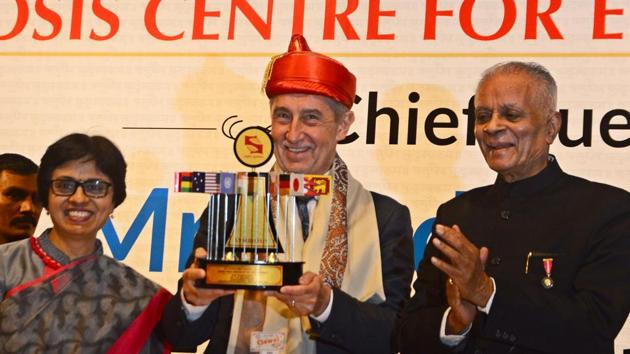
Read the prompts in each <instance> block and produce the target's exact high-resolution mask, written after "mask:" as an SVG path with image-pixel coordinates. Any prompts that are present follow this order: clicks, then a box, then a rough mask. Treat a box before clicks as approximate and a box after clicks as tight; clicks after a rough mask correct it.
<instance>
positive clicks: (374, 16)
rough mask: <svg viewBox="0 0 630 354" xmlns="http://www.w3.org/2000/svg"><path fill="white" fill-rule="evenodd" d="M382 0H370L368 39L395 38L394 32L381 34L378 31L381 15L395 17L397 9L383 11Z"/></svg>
mask: <svg viewBox="0 0 630 354" xmlns="http://www.w3.org/2000/svg"><path fill="white" fill-rule="evenodd" d="M380 7H381V1H380V0H370V6H369V9H368V23H367V37H366V39H390V40H392V39H394V38H395V36H394V34H393V33H388V34H379V33H378V24H379V23H378V20H379V18H380V17H395V16H396V11H395V10H386V11H381V9H380Z"/></svg>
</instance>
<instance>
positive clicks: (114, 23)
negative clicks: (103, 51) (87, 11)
mask: <svg viewBox="0 0 630 354" xmlns="http://www.w3.org/2000/svg"><path fill="white" fill-rule="evenodd" d="M92 12H93V13H94V15H95V16H96V17H98V18H100V19H101V20H103V21H104V22H106V23H107V24H108V25H109V33H107V34H106V35H104V36H101V35H98V34H96V32H94V29H92V31H91V32H90V38H91V39H93V40H96V41H105V40H108V39H110V38H112V37H114V36H115V35H116V33H118V29H119V28H120V20H119V19H118V16H116V14H115V13H113V12H112V11H110V10H108V9H106V8H105V7H104V6H103V4H101V0H95V1H94V2H93V3H92Z"/></svg>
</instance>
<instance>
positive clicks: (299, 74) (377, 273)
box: [161, 35, 414, 354]
mask: <svg viewBox="0 0 630 354" xmlns="http://www.w3.org/2000/svg"><path fill="white" fill-rule="evenodd" d="M268 74H269V76H268V78H267V80H266V82H265V92H266V93H267V96H268V97H269V103H270V111H271V136H272V139H273V142H274V149H275V150H274V154H275V157H276V163H275V165H274V167H273V170H275V171H278V172H284V173H288V172H293V173H303V174H322V175H323V174H328V175H330V176H332V180H333V182H332V185H333V193H332V195H327V196H320V197H319V198H318V199H315V200H311V201H305V202H304V206H305V212H304V214H303V216H301V217H300V218H301V222H302V225H303V226H302V227H303V230H301V229H300V228H299V227H298V228H297V229H298V237H297V238H298V240H299V241H300V242H299V244H298V246H296V247H297V248H298V249H300V250H301V252H300V253H301V256H302V257H301V258H302V259H303V260H304V262H305V264H304V270H305V272H304V274H303V275H302V277H301V278H300V279H299V285H294V286H284V287H282V288H281V289H280V291H279V292H266V293H263V292H256V291H237V292H236V294H233V292H230V291H225V290H208V289H201V288H197V287H196V286H195V281H197V280H198V279H203V278H205V271H204V270H203V269H200V268H197V267H196V266H195V264H192V259H191V260H190V261H189V265H190V267H189V268H188V269H186V271H185V272H184V274H183V277H182V281H181V282H180V284H179V285H180V286H179V291H178V293H177V295H176V296H175V297H173V300H172V301H171V302H170V303H169V304H168V305H167V309H166V310H165V312H164V318H163V319H162V322H161V323H162V327H163V328H164V331H165V333H166V334H167V338H168V339H169V340H170V341H172V342H173V345H174V346H175V345H184V346H185V345H188V346H190V345H193V346H194V345H197V344H199V343H202V342H203V341H205V340H207V339H210V344H209V346H208V348H207V349H206V353H249V352H250V351H251V352H258V351H259V350H260V348H259V346H258V345H259V344H258V342H259V341H257V340H256V338H262V337H260V336H271V338H280V340H278V344H279V346H278V348H277V350H278V353H299V354H303V353H304V354H306V353H318V354H327V353H390V352H392V351H393V349H392V341H391V339H392V331H393V327H394V323H395V319H396V315H397V313H398V311H399V310H400V309H401V308H402V305H403V303H404V301H405V300H407V299H408V297H409V292H410V284H411V277H412V275H413V268H414V266H413V247H412V237H411V236H412V229H411V221H410V215H409V210H408V209H407V207H405V206H403V205H401V204H399V203H398V202H396V201H395V200H393V199H392V198H389V197H387V196H384V195H381V194H378V193H374V192H370V191H368V190H367V189H365V188H364V187H363V186H362V185H361V184H360V183H359V182H358V181H357V180H356V179H354V177H353V176H352V175H351V174H350V171H349V169H348V167H347V166H346V164H345V163H344V161H343V160H342V158H341V157H340V156H339V155H338V154H337V149H336V148H337V142H339V141H341V140H343V139H344V138H345V137H346V134H347V133H348V130H349V129H350V126H351V125H352V123H353V122H354V113H353V112H352V111H351V110H350V108H351V107H352V104H353V101H354V98H355V80H356V79H355V77H354V75H353V74H352V73H350V72H349V71H348V70H347V69H346V68H345V67H344V66H343V65H342V64H341V63H339V62H337V61H335V60H334V59H332V58H330V57H327V56H325V55H321V54H318V53H314V52H312V51H310V49H309V47H308V45H307V44H306V40H305V39H304V37H302V36H301V35H294V36H293V38H292V39H291V43H290V45H289V51H288V52H287V53H285V54H283V55H281V56H278V57H276V58H274V59H272V62H271V63H270V65H269V70H268ZM202 215H204V217H202V220H201V225H200V228H199V230H200V231H199V233H198V234H197V236H196V241H195V247H199V248H197V249H196V251H195V252H196V253H195V256H197V257H203V256H205V250H204V249H203V248H200V246H201V245H202V244H203V240H205V239H206V235H205V230H206V226H205V225H206V223H207V217H206V215H207V213H206V212H204V213H203V214H202ZM306 215H309V217H308V219H307V217H306ZM302 238H304V239H305V241H304V243H303V244H302V242H301V240H302ZM267 338H269V337H267ZM263 342H264V341H263Z"/></svg>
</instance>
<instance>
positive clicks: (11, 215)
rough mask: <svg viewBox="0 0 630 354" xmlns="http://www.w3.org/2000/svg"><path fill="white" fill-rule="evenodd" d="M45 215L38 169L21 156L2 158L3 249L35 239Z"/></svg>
mask: <svg viewBox="0 0 630 354" xmlns="http://www.w3.org/2000/svg"><path fill="white" fill-rule="evenodd" d="M41 212H42V206H41V204H40V203H39V200H38V199H37V165H36V164H35V163H34V162H33V161H31V160H30V159H29V158H27V157H24V156H22V155H19V154H11V153H7V154H2V155H0V245H1V244H4V243H7V242H12V241H17V240H22V239H25V238H27V237H30V236H32V235H33V233H34V232H35V227H36V226H37V221H38V220H39V215H40V214H41Z"/></svg>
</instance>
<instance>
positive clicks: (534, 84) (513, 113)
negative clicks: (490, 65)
mask: <svg viewBox="0 0 630 354" xmlns="http://www.w3.org/2000/svg"><path fill="white" fill-rule="evenodd" d="M540 86H541V83H540V82H539V81H537V80H535V79H534V78H533V77H532V76H530V75H529V74H527V73H525V72H512V73H496V74H494V75H492V76H490V77H489V78H487V79H486V80H484V81H483V82H482V83H481V84H480V85H479V87H478V88H477V93H476V95H475V137H476V138H477V142H478V143H479V146H480V148H481V152H482V153H483V156H484V158H485V159H486V162H487V163H488V166H489V167H490V168H491V169H492V170H494V171H496V172H498V173H499V174H500V175H501V176H502V177H503V178H504V179H505V180H506V181H508V182H513V181H518V180H521V179H524V178H527V177H531V176H534V175H536V174H538V173H539V172H540V171H542V170H543V169H544V168H545V166H546V165H547V156H548V153H549V145H551V143H552V142H553V140H554V139H555V137H556V135H557V133H558V131H559V129H560V117H559V115H558V114H557V113H556V112H552V111H551V109H549V108H548V107H546V106H545V104H544V99H543V95H542V93H541V92H542V91H541V90H542V89H541V87H540Z"/></svg>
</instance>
